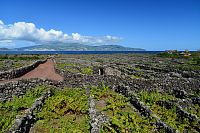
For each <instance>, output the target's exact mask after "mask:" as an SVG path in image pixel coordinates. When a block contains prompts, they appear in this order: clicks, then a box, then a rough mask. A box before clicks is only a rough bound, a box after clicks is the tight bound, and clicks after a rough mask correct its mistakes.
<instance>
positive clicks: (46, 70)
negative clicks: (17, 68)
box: [0, 59, 63, 83]
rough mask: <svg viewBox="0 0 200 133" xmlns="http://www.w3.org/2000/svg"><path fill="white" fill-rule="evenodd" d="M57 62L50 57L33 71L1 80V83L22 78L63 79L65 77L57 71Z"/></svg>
mask: <svg viewBox="0 0 200 133" xmlns="http://www.w3.org/2000/svg"><path fill="white" fill-rule="evenodd" d="M54 66H55V64H54V61H53V60H52V59H48V60H47V61H46V62H45V63H43V64H40V65H39V66H38V67H36V68H35V69H33V70H32V71H30V72H28V73H26V74H24V75H23V76H21V77H19V78H15V79H11V80H4V81H0V83H6V82H10V81H17V80H21V79H31V78H40V79H49V80H54V81H63V77H62V76H60V75H59V74H57V73H56V71H55V68H54Z"/></svg>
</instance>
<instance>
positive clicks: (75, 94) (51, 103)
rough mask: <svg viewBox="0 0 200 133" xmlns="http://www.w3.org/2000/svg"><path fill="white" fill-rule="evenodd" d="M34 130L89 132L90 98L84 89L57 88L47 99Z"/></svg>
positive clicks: (38, 115) (38, 114)
mask: <svg viewBox="0 0 200 133" xmlns="http://www.w3.org/2000/svg"><path fill="white" fill-rule="evenodd" d="M37 117H38V118H39V121H38V122H37V123H36V125H35V127H34V131H35V132H37V131H40V132H41V131H46V132H86V133H87V132H89V129H90V126H89V123H88V121H89V116H88V98H87V96H86V94H85V91H84V90H83V89H64V90H55V91H54V95H53V96H52V97H49V98H48V99H47V100H46V101H45V105H44V107H43V109H42V111H41V112H38V113H37Z"/></svg>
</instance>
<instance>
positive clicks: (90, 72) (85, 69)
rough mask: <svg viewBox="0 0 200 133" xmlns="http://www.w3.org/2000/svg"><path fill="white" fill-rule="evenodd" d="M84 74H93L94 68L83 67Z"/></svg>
mask: <svg viewBox="0 0 200 133" xmlns="http://www.w3.org/2000/svg"><path fill="white" fill-rule="evenodd" d="M81 73H82V74H87V75H92V74H93V69H92V68H91V67H84V68H82V69H81Z"/></svg>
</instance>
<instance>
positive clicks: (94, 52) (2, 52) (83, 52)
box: [0, 51, 163, 55]
mask: <svg viewBox="0 0 200 133" xmlns="http://www.w3.org/2000/svg"><path fill="white" fill-rule="evenodd" d="M160 52H163V51H0V54H1V55H2V54H8V55H12V54H13V55H14V54H51V55H52V54H130V53H141V54H157V53H160Z"/></svg>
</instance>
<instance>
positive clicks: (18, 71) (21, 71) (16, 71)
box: [0, 60, 47, 80]
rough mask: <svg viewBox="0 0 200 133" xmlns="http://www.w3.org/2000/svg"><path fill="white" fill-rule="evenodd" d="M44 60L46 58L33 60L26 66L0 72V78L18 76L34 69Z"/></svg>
mask: <svg viewBox="0 0 200 133" xmlns="http://www.w3.org/2000/svg"><path fill="white" fill-rule="evenodd" d="M46 61H47V60H38V61H36V62H34V63H33V64H31V65H28V66H24V67H20V68H17V69H13V70H9V71H5V72H1V73H0V79H1V80H5V79H13V78H18V77H20V76H22V75H24V74H26V73H27V72H29V71H31V70H33V69H35V68H36V67H37V66H39V65H40V64H42V63H45V62H46Z"/></svg>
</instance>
